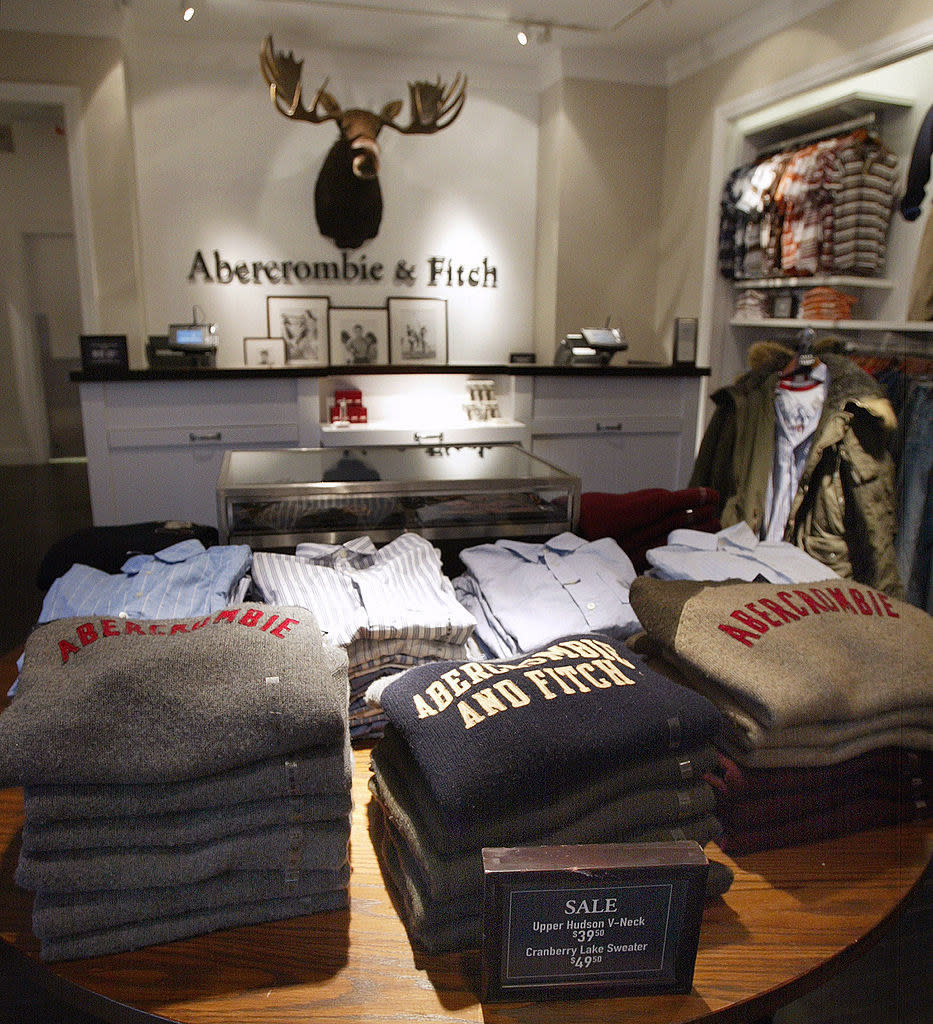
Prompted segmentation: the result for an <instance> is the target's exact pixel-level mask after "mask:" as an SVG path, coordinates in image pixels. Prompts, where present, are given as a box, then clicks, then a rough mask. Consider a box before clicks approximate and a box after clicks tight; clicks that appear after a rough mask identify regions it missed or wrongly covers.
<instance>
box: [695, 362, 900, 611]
mask: <svg viewBox="0 0 933 1024" xmlns="http://www.w3.org/2000/svg"><path fill="white" fill-rule="evenodd" d="M790 355H791V353H789V352H788V351H787V349H785V348H783V347H781V346H778V345H768V344H766V343H759V344H758V345H754V346H752V348H751V349H750V350H749V362H750V364H752V366H753V368H752V369H751V370H749V371H748V372H747V373H745V374H744V375H743V376H741V377H739V379H738V380H736V381H735V382H734V383H733V384H731V385H729V386H727V387H724V388H720V389H719V390H718V391H716V392H715V393H714V394H713V395H712V400H713V402H714V403H715V405H716V408H715V410H714V412H713V416H712V418H711V420H710V422H709V425H708V427H707V429H706V431H705V433H704V435H703V440H702V442H701V444H700V449H699V452H698V454H697V458H696V462H695V464H694V468H693V474H692V476H691V478H690V484H689V486H691V487H713V488H715V489H716V490H718V491H719V497H720V520H721V522H722V525H723V526H724V527H725V526H732V525H734V524H735V523H738V522H740V521H742V520H744V521H745V522H746V523H748V525H749V526H750V527H751V529H752V530H753V531H754V532H755V534H756V535H760V533H761V526H762V522H763V520H764V517H765V496H766V493H767V487H768V478H769V476H770V474H771V467H772V463H773V458H774V431H775V411H774V394H775V388H776V387H777V385H778V382H779V380H780V376H781V371H782V369H783V368H784V366H785V365H786V364H787V362H788V361H789V358H790ZM820 358H821V359H822V361H823V362H825V363H826V368H827V371H828V381H827V394H826V400H825V402H824V405H823V411H822V414H821V416H820V420H819V423H818V425H817V428H816V431H815V433H814V435H813V440H812V443H811V447H810V452H809V455H808V457H807V461H806V465H805V467H804V470H803V473H802V475H801V478H800V485H799V487H798V489H797V493H796V494H795V495H794V498H793V501H792V504H791V510H790V516H789V519H788V522H787V526H786V528H785V531H784V540H785V541H788V542H789V543H791V544H795V545H796V546H797V547H799V548H802V549H803V550H804V551H806V552H807V554H809V555H811V556H812V557H813V558H816V559H818V560H819V561H820V562H823V564H824V565H827V566H829V568H831V569H832V570H833V571H834V572H835V573H837V574H838V575H839V576H842V577H844V578H850V579H854V580H856V581H858V582H859V583H865V584H867V585H868V586H873V587H876V588H877V589H879V590H882V591H884V592H885V593H887V594H891V595H892V596H895V597H903V593H904V591H903V586H902V584H901V581H900V578H899V576H898V572H897V561H896V555H895V547H894V544H895V537H896V531H897V514H896V505H895V468H894V461H893V459H892V457H891V454H890V450H889V442H890V439H891V435H892V433H893V431H894V430H895V429H896V427H897V418H896V416H895V414H894V410H893V408H892V407H891V403H890V402H889V401H888V399H887V398H886V397H885V396H884V393H883V391H882V389H881V386H880V385H879V384H878V383H877V381H875V379H874V378H873V377H872V376H871V375H870V374H868V373H866V372H865V371H864V370H862V368H861V367H859V366H857V365H856V364H855V363H854V362H852V361H851V360H850V359H847V358H846V357H845V356H842V355H838V354H835V353H832V352H827V353H825V354H821V355H820Z"/></svg>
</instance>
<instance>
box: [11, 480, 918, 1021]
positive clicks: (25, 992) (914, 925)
mask: <svg viewBox="0 0 933 1024" xmlns="http://www.w3.org/2000/svg"><path fill="white" fill-rule="evenodd" d="M0 513H2V514H0V598H2V604H0V607H2V609H3V614H2V615H0V622H2V625H0V651H8V650H10V649H12V648H14V647H17V646H19V645H20V644H21V643H22V642H23V641H24V640H25V637H26V636H27V634H28V632H29V629H30V628H31V626H32V625H33V624H34V623H35V621H36V618H37V616H38V614H39V610H40V609H41V606H42V592H41V591H40V590H39V588H38V586H37V585H36V571H37V569H38V566H39V563H40V561H41V559H42V556H43V554H44V553H45V551H46V550H47V549H48V547H49V545H51V544H52V543H53V542H54V541H56V540H59V539H60V538H62V537H64V536H67V535H68V534H69V533H73V532H74V531H75V530H78V529H81V528H84V527H86V526H89V525H91V513H90V499H89V496H88V487H87V475H86V469H85V466H84V464H83V463H80V462H77V463H54V464H51V465H47V466H13V467H11V466H0ZM931 937H933V881H931V880H930V878H929V874H928V879H927V882H926V884H925V885H924V886H923V888H922V889H921V891H920V893H919V894H918V896H917V898H916V899H915V900H914V901H913V902H912V903H911V904H910V905H909V907H908V908H907V910H906V912H905V913H904V915H903V917H902V918H901V920H900V922H899V924H898V925H897V927H895V928H893V929H892V930H891V931H890V933H889V934H888V935H887V936H886V937H885V938H883V939H882V940H881V942H879V943H878V944H877V945H876V946H874V947H872V948H871V949H870V950H868V951H867V952H866V953H865V954H864V955H863V956H862V958H861V960H860V961H858V962H857V964H856V967H855V968H853V969H849V970H846V971H844V972H843V973H842V974H840V975H838V976H837V977H836V978H834V979H833V980H832V981H830V982H828V983H827V984H826V985H824V986H823V987H822V988H820V989H818V990H816V991H815V992H814V993H811V995H809V996H807V997H805V998H803V999H800V1000H798V1001H796V1002H794V1003H791V1004H790V1005H789V1006H787V1007H785V1008H784V1009H783V1010H781V1011H779V1012H778V1014H777V1015H776V1016H775V1018H774V1024H928V1022H929V1021H930V1020H931V1019H933V1014H931V1005H933V1002H931V999H933V972H930V971H929V952H930V948H931V945H930V942H931ZM0 1024H93V1022H92V1021H91V1019H90V1018H88V1017H87V1016H85V1015H82V1014H79V1013H76V1012H75V1011H73V1010H71V1009H68V1008H66V1007H63V1006H61V1005H59V1004H57V1003H56V1002H55V1001H54V1000H50V999H49V998H47V997H45V996H43V995H41V994H40V993H37V992H36V991H35V990H33V989H31V988H30V987H29V986H28V984H26V983H24V982H23V981H22V979H19V978H17V977H15V976H14V975H11V974H10V973H9V970H8V968H7V967H6V965H5V963H4V961H3V958H0ZM231 1024H232V1022H231Z"/></svg>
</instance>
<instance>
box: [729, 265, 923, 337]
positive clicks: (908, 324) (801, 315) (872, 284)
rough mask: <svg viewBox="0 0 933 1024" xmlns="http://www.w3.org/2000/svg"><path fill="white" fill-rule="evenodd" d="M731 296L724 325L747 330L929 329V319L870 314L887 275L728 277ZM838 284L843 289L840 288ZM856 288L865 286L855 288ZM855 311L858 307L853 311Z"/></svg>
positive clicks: (890, 282) (900, 331)
mask: <svg viewBox="0 0 933 1024" xmlns="http://www.w3.org/2000/svg"><path fill="white" fill-rule="evenodd" d="M733 287H734V289H735V290H736V293H737V297H736V302H735V306H734V309H733V316H732V318H731V319H730V321H729V324H730V326H732V327H739V328H743V329H745V328H747V329H750V330H756V329H757V330H762V329H766V330H776V329H784V330H794V331H799V330H801V329H802V328H805V327H811V328H813V329H814V330H830V331H845V332H856V333H861V332H874V333H882V332H889V333H894V334H920V335H923V334H929V333H931V332H933V322H928V321H907V320H895V319H891V318H890V317H884V316H876V315H874V314H875V313H876V312H877V307H876V305H875V301H874V300H875V298H876V297H877V296H879V295H880V294H881V292H882V291H886V290H890V289H892V288H894V287H895V282H894V281H893V280H891V279H890V278H881V277H860V276H858V275H854V274H824V275H814V276H812V277H789V276H788V277H784V276H774V277H763V278H743V279H740V280H736V281H734V282H733ZM842 289H847V291H843V290H842ZM862 290H864V291H865V292H866V294H865V295H863V294H861V292H862ZM856 311H858V312H860V313H862V315H861V316H858V315H855V314H856Z"/></svg>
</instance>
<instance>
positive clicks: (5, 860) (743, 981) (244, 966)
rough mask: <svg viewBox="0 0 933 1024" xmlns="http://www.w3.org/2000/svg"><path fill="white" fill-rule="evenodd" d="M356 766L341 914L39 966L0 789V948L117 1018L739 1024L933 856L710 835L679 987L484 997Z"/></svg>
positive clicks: (862, 926) (840, 950)
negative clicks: (372, 812) (735, 850)
mask: <svg viewBox="0 0 933 1024" xmlns="http://www.w3.org/2000/svg"><path fill="white" fill-rule="evenodd" d="M368 764H369V753H368V751H366V750H358V751H357V752H356V771H355V777H354V799H355V805H356V809H355V812H354V820H353V831H352V838H351V844H352V846H351V860H352V864H353V877H352V881H351V885H350V896H351V906H350V910H349V912H335V913H327V914H320V915H317V916H312V917H303V918H296V919H293V920H290V921H283V922H275V923H268V924H262V925H256V926H250V927H244V928H235V929H229V930H226V931H222V932H215V933H213V934H210V935H204V936H200V937H198V938H194V939H189V940H185V941H180V942H173V943H169V944H167V945H163V946H153V947H149V948H147V949H144V950H140V951H138V952H134V953H124V954H119V955H115V956H107V957H99V958H96V959H92V960H81V961H73V962H69V963H61V964H50V965H44V964H42V963H40V962H39V960H38V953H37V951H38V943H37V941H36V939H35V938H34V937H33V935H32V933H31V930H30V906H31V897H30V895H29V894H28V893H24V892H22V891H20V890H19V889H17V888H16V887H15V885H14V882H13V873H14V870H15V867H16V861H17V857H18V850H19V839H18V834H19V829H20V827H21V825H22V820H23V806H22V794H21V791H20V790H3V791H0V938H2V939H3V940H4V942H5V943H6V944H7V945H6V946H5V947H0V949H2V953H3V955H4V957H6V958H7V959H12V960H13V961H15V963H16V965H17V969H18V970H22V971H24V972H26V973H27V974H28V975H29V976H30V977H31V978H33V979H34V980H35V981H36V983H38V984H40V985H45V986H47V987H49V988H50V989H51V990H52V991H53V992H55V993H56V994H57V995H58V996H59V997H60V998H63V999H65V1000H66V1001H68V1002H71V1003H74V1004H75V1005H77V1006H80V1007H81V1008H83V1009H85V1010H88V1011H90V1012H91V1013H94V1014H96V1015H98V1016H99V1017H101V1018H102V1019H103V1020H105V1021H111V1022H118V1024H124V1022H135V1021H151V1020H161V1019H164V1018H168V1019H169V1020H172V1021H180V1022H182V1024H234V1022H236V1024H291V1022H299V1021H301V1022H307V1021H314V1022H315V1024H317V1022H325V1021H333V1022H347V1021H365V1022H366V1024H380V1022H386V1024H387V1022H399V1021H406V1022H413V1021H431V1022H440V1021H486V1022H502V1024H505V1022H528V1024H538V1022H541V1024H544V1022H550V1021H555V1022H556V1021H567V1020H572V1021H574V1022H575V1024H589V1022H593V1024H596V1022H599V1024H605V1022H611V1021H623V1020H624V1021H625V1022H626V1024H638V1022H646V1024H647V1022H650V1024H675V1022H677V1024H680V1022H687V1021H699V1020H704V1021H705V1020H716V1021H720V1022H728V1021H752V1020H755V1019H757V1018H758V1017H759V1016H761V1015H763V1014H767V1013H770V1012H771V1011H773V1010H774V1009H776V1008H777V1007H779V1006H781V1005H783V1004H784V1003H786V1002H789V1001H790V1000H792V999H795V998H797V997H798V996H800V995H802V994H803V993H805V992H807V991H809V990H810V989H812V988H814V987H816V986H817V985H819V984H821V983H822V982H823V981H825V980H826V979H827V978H828V977H829V976H831V975H832V974H833V972H834V971H836V970H837V969H839V968H840V967H842V966H844V965H845V964H846V963H847V962H849V960H851V958H852V957H853V956H854V955H855V954H857V953H858V952H860V951H862V950H864V949H865V948H867V947H868V946H870V945H871V943H872V941H873V940H874V939H875V938H876V937H877V936H878V935H879V933H880V932H881V931H882V930H883V926H884V925H885V924H886V923H887V922H888V921H889V919H891V918H892V916H893V915H895V914H896V912H897V910H898V908H899V906H900V905H901V904H902V903H903V901H904V900H905V898H906V897H907V896H908V895H909V894H910V893H911V891H912V890H913V889H914V887H915V886H916V885H917V884H918V882H919V881H920V879H921V877H922V875H923V871H924V868H925V866H926V864H927V862H928V861H929V857H930V852H931V830H930V828H929V826H925V825H916V824H913V825H909V826H903V827H900V828H889V829H878V830H875V831H871V832H864V833H861V834H858V835H853V836H848V837H846V838H843V839H838V840H834V841H832V842H824V843H814V844H813V845H811V846H800V847H795V848H792V849H789V850H777V851H773V852H767V853H761V854H756V855H754V856H749V857H743V858H740V859H739V860H732V859H730V858H728V857H725V856H724V855H723V854H722V853H721V852H720V851H719V850H718V848H717V847H715V846H714V845H712V844H711V845H710V846H709V847H708V848H707V853H708V854H709V855H710V856H713V857H716V858H717V859H720V860H723V861H725V862H726V863H728V864H730V865H731V866H732V867H733V868H734V870H735V881H734V883H733V885H732V887H731V888H730V890H729V892H727V893H726V895H725V897H724V898H722V899H721V900H717V901H716V902H714V903H711V904H708V905H707V907H706V910H705V912H704V915H703V925H702V930H701V933H700V949H699V953H698V956H697V962H696V972H695V975H694V986H693V991H692V992H691V993H690V994H689V995H662V996H626V997H615V998H607V999H589V1000H575V1001H574V1002H573V1003H572V1004H568V1003H566V1002H539V1003H499V1004H491V1003H490V1004H483V1003H482V1002H481V1001H480V999H479V997H478V995H477V992H478V991H479V971H480V964H479V957H478V954H477V953H475V952H468V953H463V954H450V955H446V956H426V955H422V954H420V953H417V952H414V951H413V950H412V947H411V944H410V943H409V941H408V939H407V937H406V934H405V931H404V929H403V927H402V925H401V922H400V921H399V919H398V917H397V915H396V913H395V911H394V909H393V907H392V904H391V902H390V900H389V898H388V896H387V895H386V891H385V887H384V885H383V882H382V876H381V874H380V871H379V867H378V864H377V861H376V857H375V854H374V852H373V848H372V845H371V843H370V840H369V835H368V832H367V829H366V813H365V807H366V803H367V801H368V799H369V796H368V791H367V788H366V778H367V776H368V771H369V769H368Z"/></svg>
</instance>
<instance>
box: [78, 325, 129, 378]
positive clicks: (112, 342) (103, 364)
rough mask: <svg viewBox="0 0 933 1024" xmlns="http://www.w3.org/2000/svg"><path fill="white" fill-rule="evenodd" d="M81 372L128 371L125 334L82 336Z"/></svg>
mask: <svg viewBox="0 0 933 1024" xmlns="http://www.w3.org/2000/svg"><path fill="white" fill-rule="evenodd" d="M80 341H81V369H82V370H85V371H87V370H103V369H106V370H128V369H129V366H130V363H129V356H128V353H127V345H126V335H125V334H82V335H80Z"/></svg>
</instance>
